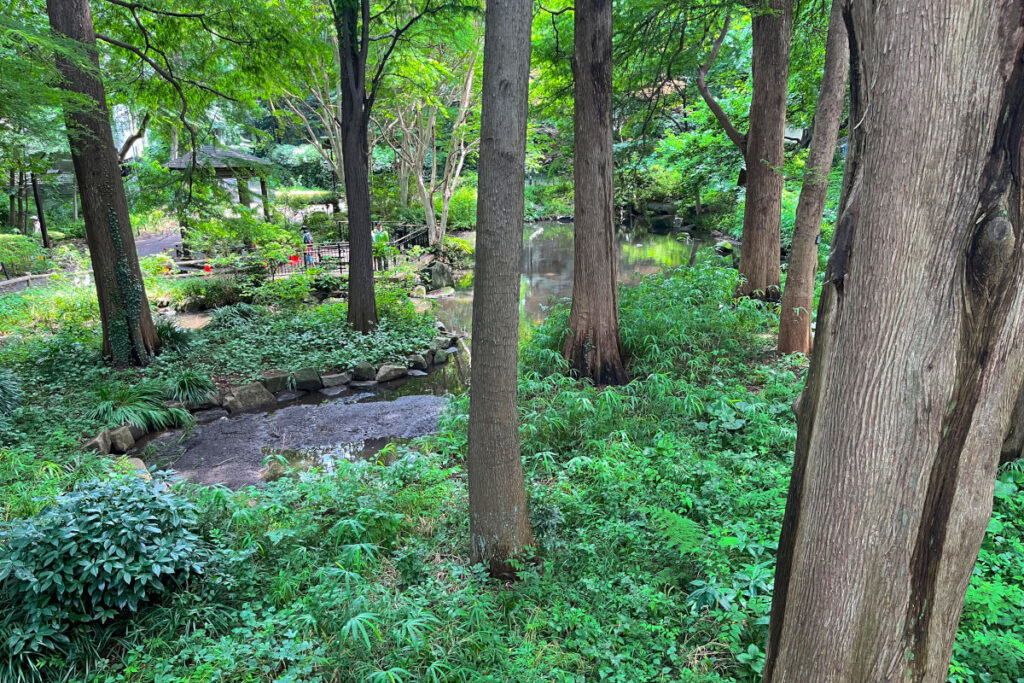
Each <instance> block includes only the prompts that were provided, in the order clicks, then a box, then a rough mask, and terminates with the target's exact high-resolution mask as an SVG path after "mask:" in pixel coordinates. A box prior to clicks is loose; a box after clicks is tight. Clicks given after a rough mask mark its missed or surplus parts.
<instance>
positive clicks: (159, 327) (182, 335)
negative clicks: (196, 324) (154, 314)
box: [156, 316, 192, 351]
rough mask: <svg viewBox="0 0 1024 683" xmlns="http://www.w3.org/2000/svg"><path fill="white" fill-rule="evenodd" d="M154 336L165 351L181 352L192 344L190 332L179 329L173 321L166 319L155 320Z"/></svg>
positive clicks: (182, 328)
mask: <svg viewBox="0 0 1024 683" xmlns="http://www.w3.org/2000/svg"><path fill="white" fill-rule="evenodd" d="M156 336H158V337H160V344H161V346H163V347H164V348H165V349H173V350H175V351H183V350H185V349H187V348H188V346H189V344H190V343H192V331H191V330H186V329H185V328H184V327H179V326H178V324H177V323H176V322H174V320H172V319H170V318H166V317H163V316H161V317H159V318H157V319H156Z"/></svg>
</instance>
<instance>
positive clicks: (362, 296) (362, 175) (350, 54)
mask: <svg viewBox="0 0 1024 683" xmlns="http://www.w3.org/2000/svg"><path fill="white" fill-rule="evenodd" d="M341 4H342V3H339V5H341ZM360 12H362V13H363V16H362V21H363V25H364V29H365V24H366V22H367V21H369V5H368V0H362V2H361V3H357V2H350V3H344V6H343V7H340V6H339V8H338V11H337V13H336V15H335V30H336V31H337V32H338V37H339V40H340V41H341V50H340V54H341V60H342V73H341V76H342V78H341V83H342V86H341V91H342V94H341V137H342V162H343V164H344V169H345V173H344V175H345V201H346V203H347V204H348V229H349V257H348V258H349V264H348V322H349V324H350V325H351V326H352V327H353V329H356V330H358V331H360V332H370V331H371V330H373V329H374V328H376V327H377V298H376V295H375V293H374V283H373V235H372V226H371V224H370V177H369V176H370V158H369V142H368V135H367V132H368V126H369V123H370V112H369V103H368V102H367V98H366V54H367V53H366V51H365V50H360V49H357V42H358V38H357V34H356V31H357V30H358V29H359V24H360V14H359V13H360ZM365 41H366V38H365V37H364V38H363V40H362V43H363V44H364V45H365Z"/></svg>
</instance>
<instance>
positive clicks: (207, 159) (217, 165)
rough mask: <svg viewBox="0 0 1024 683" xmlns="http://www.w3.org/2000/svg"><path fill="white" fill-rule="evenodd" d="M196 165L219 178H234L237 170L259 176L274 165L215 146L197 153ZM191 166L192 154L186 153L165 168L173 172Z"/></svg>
mask: <svg viewBox="0 0 1024 683" xmlns="http://www.w3.org/2000/svg"><path fill="white" fill-rule="evenodd" d="M196 165H197V166H198V167H200V168H204V169H207V170H211V171H214V172H216V174H217V175H218V176H232V175H234V172H235V171H236V170H245V171H251V172H254V175H258V174H259V172H262V171H265V170H266V169H268V168H270V167H271V166H272V165H273V164H272V163H271V162H270V161H267V160H266V159H261V158H259V157H256V156H253V155H252V154H246V153H244V152H236V151H235V150H233V149H225V148H222V147H214V146H213V145H203V146H202V147H200V148H199V150H197V152H196ZM191 166H192V153H191V152H186V153H185V154H182V155H181V156H179V157H177V158H176V159H171V160H170V161H168V162H167V163H166V164H165V167H166V168H169V169H170V170H172V171H184V170H185V169H187V168H189V167H191Z"/></svg>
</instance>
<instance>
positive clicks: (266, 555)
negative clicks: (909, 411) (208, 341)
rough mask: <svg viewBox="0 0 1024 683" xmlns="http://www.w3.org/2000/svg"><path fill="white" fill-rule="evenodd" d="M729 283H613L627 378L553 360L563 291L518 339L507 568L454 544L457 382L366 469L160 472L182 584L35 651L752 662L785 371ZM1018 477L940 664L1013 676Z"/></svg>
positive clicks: (791, 380) (665, 279)
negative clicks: (437, 422) (266, 476)
mask: <svg viewBox="0 0 1024 683" xmlns="http://www.w3.org/2000/svg"><path fill="white" fill-rule="evenodd" d="M735 284H736V283H735V273H734V272H733V271H731V270H726V269H720V268H717V267H715V266H714V265H712V264H710V263H701V264H698V266H696V267H695V268H692V269H684V270H677V271H672V272H669V273H666V274H664V275H660V276H654V277H651V278H648V279H646V280H645V281H644V282H643V283H642V284H641V285H639V286H638V287H635V288H629V289H626V290H624V291H623V292H622V296H621V299H620V301H621V304H622V306H621V307H622V313H621V323H622V337H623V344H624V346H625V347H626V349H627V350H628V351H629V353H630V356H631V358H632V366H631V370H632V373H633V375H634V377H635V378H636V379H635V381H634V382H632V383H631V384H629V385H627V386H625V387H619V388H607V389H598V388H595V387H593V386H589V385H581V384H580V383H578V382H576V381H574V380H572V379H569V378H567V377H566V376H565V373H564V370H565V368H564V364H563V361H562V360H561V358H560V356H559V353H558V349H559V348H560V342H561V340H562V335H563V334H564V330H565V325H566V321H567V311H566V310H565V309H564V308H560V309H556V310H555V312H554V313H553V314H552V316H551V317H550V318H549V320H548V321H547V322H546V323H545V324H544V325H542V326H541V327H540V328H538V329H536V330H535V331H534V333H533V334H532V336H531V337H530V339H529V340H528V341H527V342H525V343H524V346H523V349H522V368H521V379H520V386H519V398H520V417H521V421H520V424H521V427H520V434H521V438H522V453H523V462H524V466H525V471H526V481H527V489H528V493H529V496H530V501H531V518H532V523H533V528H534V530H535V533H536V538H537V547H536V555H537V560H538V563H537V564H536V565H534V564H525V565H523V566H522V569H521V578H522V581H521V582H519V583H517V584H515V585H502V584H497V583H494V582H491V581H489V580H488V579H486V577H485V576H484V575H483V574H482V572H481V570H480V569H479V568H476V567H473V566H471V565H470V564H469V561H468V558H467V556H466V553H467V545H468V526H469V521H468V502H467V491H466V479H465V469H464V454H465V450H466V424H467V419H468V417H467V415H468V401H467V399H466V398H465V397H463V398H459V399H456V400H455V401H453V403H452V404H451V406H450V408H449V410H448V411H447V412H446V413H445V415H444V416H443V419H442V424H441V431H440V432H439V433H438V434H437V435H434V436H431V437H426V438H423V439H420V440H417V441H416V442H413V443H412V444H409V445H402V446H389V447H388V449H387V451H386V452H385V453H383V454H382V455H381V457H380V459H379V461H378V462H372V463H371V462H359V463H340V464H339V465H338V468H337V470H336V471H333V472H330V473H322V472H311V473H294V474H293V475H292V476H286V477H284V478H282V479H280V480H278V481H277V482H275V483H273V484H270V485H268V486H267V487H266V488H264V489H245V490H243V491H241V492H237V493H231V492H228V491H225V490H223V489H203V488H196V487H191V486H186V485H181V486H178V487H175V490H174V491H173V492H172V493H170V494H168V495H174V496H180V497H182V498H184V499H188V500H189V503H190V506H192V508H194V511H195V513H194V515H192V516H191V517H190V519H191V520H193V521H192V522H191V523H190V526H189V533H192V534H195V537H196V540H195V541H194V545H196V546H197V547H202V548H203V549H204V550H203V553H204V555H203V558H204V562H206V565H205V574H204V575H203V577H192V578H190V579H189V580H188V581H187V582H183V583H178V584H175V585H174V586H173V587H172V586H170V585H169V586H168V588H167V589H166V590H164V591H161V592H159V593H158V594H155V595H147V602H146V604H144V605H140V606H139V609H138V611H137V612H125V611H122V612H119V613H117V614H116V615H115V616H116V618H115V621H114V622H113V623H114V624H115V625H116V630H117V633H116V634H115V637H114V639H112V640H111V641H110V644H109V645H108V646H107V647H106V648H105V649H103V651H102V652H101V653H99V657H98V658H96V657H92V658H89V657H88V651H87V650H85V649H83V650H74V651H59V652H54V653H53V655H54V656H53V657H52V658H51V659H50V660H46V661H44V660H42V659H37V660H35V661H36V662H42V664H43V665H44V668H45V667H49V671H59V672H61V673H62V674H63V673H69V672H70V674H69V675H72V676H73V677H74V676H78V677H79V678H80V679H82V680H85V681H89V682H90V683H101V682H102V683H115V682H116V683H120V682H128V681H132V682H135V681H139V682H141V681H152V680H161V681H175V682H176V683H178V682H180V683H186V682H187V683H199V682H200V681H209V680H225V681H268V682H269V681H332V680H358V681H482V680H491V681H526V682H529V681H580V680H608V681H630V682H632V681H690V682H694V683H696V682H697V681H701V682H704V681H709V682H714V681H751V682H752V681H757V680H759V678H760V676H759V673H760V669H761V666H762V664H763V661H764V653H763V647H764V643H765V640H766V634H767V618H768V614H769V608H770V601H771V587H772V581H773V568H774V558H775V551H776V541H777V538H778V533H779V526H780V523H781V517H782V512H783V507H784V503H785V496H786V487H787V485H788V476H789V469H790V467H791V462H792V450H793V448H794V441H795V424H794V421H793V418H792V415H791V410H790V405H791V403H792V401H793V399H794V398H795V397H796V395H797V393H798V391H799V390H800V386H801V381H802V367H801V366H800V365H799V364H796V363H795V361H794V360H793V359H791V358H778V357H776V356H774V355H772V354H771V352H770V349H769V345H770V342H771V332H773V326H774V322H775V321H774V318H773V315H772V314H771V313H770V312H767V311H765V310H763V309H762V308H759V307H758V306H757V305H756V304H754V303H752V302H745V301H736V300H734V299H733V297H732V292H733V291H734V287H735ZM326 311H327V312H326V313H324V312H321V313H317V314H316V315H321V316H323V315H327V316H329V315H332V314H331V313H330V309H329V308H328V309H326ZM222 315H223V316H224V317H225V318H242V319H246V318H250V317H252V316H255V315H260V314H259V313H258V312H257V310H256V309H253V310H249V309H237V310H235V311H234V312H225V313H224V314H222ZM228 324H229V323H228V322H227V321H223V320H221V321H218V323H217V326H216V327H218V328H220V327H221V326H222V325H228ZM244 324H245V323H243V322H230V325H231V328H230V329H232V330H233V334H236V335H237V334H241V333H242V332H241V328H240V327H236V326H241V325H244ZM303 324H304V325H306V324H312V325H316V324H318V323H317V322H316V320H304V321H303ZM323 331H324V328H322V329H320V332H323ZM318 333H319V332H318ZM295 334H298V332H297V331H296V332H295ZM314 336H315V335H314ZM225 341H226V340H225ZM218 343H219V342H218ZM315 353H327V351H326V350H317V351H315ZM385 463H388V464H385ZM0 483H2V482H0ZM1022 484H1024V474H1022V473H1021V472H1019V471H1013V470H1009V471H1005V472H1003V473H1002V474H1001V475H1000V480H999V484H998V486H997V490H996V501H995V513H994V516H993V523H992V524H991V525H990V527H989V534H988V535H987V537H986V539H985V543H984V546H983V548H982V552H981V555H980V557H979V561H978V565H977V568H976V570H975V575H974V577H973V580H972V584H971V588H970V590H969V592H968V595H967V603H966V607H965V611H964V617H963V623H962V627H961V632H960V636H959V638H958V640H957V645H956V652H955V658H954V668H953V673H952V678H951V680H954V681H979V682H981V681H1009V682H1012V681H1014V680H1016V678H1015V677H1019V672H1020V670H1021V669H1022V665H1024V654H1022V653H1024V645H1022V642H1024V627H1022V626H1021V623H1022V619H1021V617H1022V607H1021V606H1022V604H1024V600H1022V599H1021V598H1022V597H1024V596H1022V593H1021V588H1020V586H1021V583H1022V576H1021V575H1022V573H1024V572H1022V568H1024V545H1022V542H1021V538H1022V534H1024V523H1022V522H1021V521H1020V520H1021V519H1024V500H1022V499H1021V496H1020V494H1019V493H1018V488H1019V487H1020V486H1021V485H1022ZM190 509H191V508H190Z"/></svg>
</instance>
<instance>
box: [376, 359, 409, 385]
mask: <svg viewBox="0 0 1024 683" xmlns="http://www.w3.org/2000/svg"><path fill="white" fill-rule="evenodd" d="M408 374H409V368H407V367H405V366H404V365H394V364H392V363H385V364H384V365H382V366H380V370H378V371H377V381H378V382H390V381H392V380H396V379H401V378H402V377H405V376H406V375H408Z"/></svg>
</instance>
